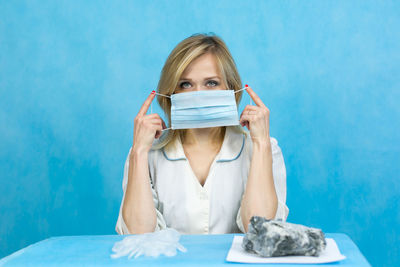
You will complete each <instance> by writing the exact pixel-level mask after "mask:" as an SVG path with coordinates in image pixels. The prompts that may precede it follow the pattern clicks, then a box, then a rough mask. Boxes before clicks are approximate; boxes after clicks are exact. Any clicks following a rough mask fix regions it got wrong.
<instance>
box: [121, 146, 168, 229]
mask: <svg viewBox="0 0 400 267" xmlns="http://www.w3.org/2000/svg"><path fill="white" fill-rule="evenodd" d="M131 150H132V148H131V149H130V150H129V153H128V157H127V158H126V161H125V167H124V179H123V181H122V190H123V192H124V193H123V197H122V201H121V205H120V208H119V215H118V220H117V224H116V226H115V231H117V233H118V234H120V235H129V234H130V233H129V230H128V227H127V226H126V224H125V221H124V218H123V217H122V206H123V203H124V199H125V192H126V187H127V185H128V170H129V155H130V153H131ZM150 153H151V152H149V158H150ZM153 170H154V168H153V161H152V160H149V174H150V183H151V191H152V194H153V201H154V206H155V208H156V215H157V225H156V228H155V230H154V231H159V230H162V229H165V228H166V227H167V226H166V223H165V220H164V217H163V215H162V213H161V212H160V210H159V208H160V207H159V205H160V202H159V201H158V195H157V192H156V190H155V189H154V184H153V179H152V176H153V175H154V171H153Z"/></svg>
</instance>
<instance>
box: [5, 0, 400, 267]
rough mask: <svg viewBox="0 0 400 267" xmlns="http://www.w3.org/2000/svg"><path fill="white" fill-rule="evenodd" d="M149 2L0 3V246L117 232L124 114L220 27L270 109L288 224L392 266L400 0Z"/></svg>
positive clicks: (128, 134) (131, 113)
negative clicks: (184, 52) (191, 39)
mask: <svg viewBox="0 0 400 267" xmlns="http://www.w3.org/2000/svg"><path fill="white" fill-rule="evenodd" d="M146 2H147V1H143V2H131V1H113V2H112V3H111V1H109V3H104V2H99V1H92V2H90V1H87V2H85V3H83V2H82V1H75V2H72V1H57V2H56V3H55V2H54V1H43V0H42V1H26V2H24V1H1V2H0V140H1V141H0V226H1V227H0V257H4V256H6V255H8V254H10V253H12V252H14V251H16V250H18V249H20V248H22V247H25V246H27V245H29V244H31V243H34V242H37V241H39V240H42V239H45V238H48V237H51V236H59V235H81V234H115V231H114V227H115V223H116V219H117V215H118V209H119V205H120V201H121V197H122V189H121V182H122V172H123V164H124V161H125V158H126V155H127V153H128V149H129V147H130V145H131V142H132V131H133V119H134V117H135V116H136V113H137V112H138V110H139V107H140V105H141V104H142V102H143V100H144V99H145V97H146V96H147V95H148V94H149V93H150V92H151V90H153V89H155V88H156V86H157V82H158V78H159V75H160V71H161V68H162V66H163V64H164V62H165V60H166V58H167V56H168V54H169V53H170V51H171V50H172V49H173V47H174V46H175V45H176V44H177V43H178V42H179V41H181V40H183V39H184V38H186V37H188V36H189V35H191V34H193V33H197V32H215V33H216V34H218V35H220V36H221V37H222V38H223V39H224V40H225V41H226V43H227V44H228V46H229V48H230V49H231V52H232V54H233V56H234V58H235V60H236V62H237V65H238V68H239V72H240V74H241V76H242V79H243V81H244V82H245V83H248V84H250V85H251V86H252V87H253V88H254V89H255V90H256V92H257V93H258V94H259V95H260V96H261V98H262V99H263V101H264V103H265V104H266V105H267V106H268V107H269V108H270V110H271V135H272V136H274V137H276V138H277V139H278V141H279V145H280V146H281V148H282V151H283V155H284V157H285V161H286V167H287V175H288V176H287V182H288V199H287V204H288V206H289V208H290V214H289V217H288V220H289V221H291V222H295V223H301V224H305V225H309V226H314V227H319V228H322V229H323V231H324V232H342V233H346V234H348V235H349V236H350V237H351V238H352V239H353V240H354V241H355V243H356V244H357V245H358V246H359V248H360V250H361V252H362V253H363V254H364V255H365V256H366V258H367V259H368V260H369V261H370V263H372V264H373V265H380V266H385V265H386V266H391V265H392V266H394V265H397V266H399V265H400V259H399V258H400V253H399V246H398V244H399V241H400V240H399V236H400V212H399V202H400V201H399V192H400V177H399V173H400V167H399V155H400V136H399V125H400V124H399V122H400V108H399V102H400V101H399V100H400V93H399V92H400V90H399V89H400V79H399V77H400V36H399V35H400V34H399V28H400V15H399V14H400V4H399V2H396V1H251V4H250V5H246V4H243V3H241V2H242V1H231V0H229V1H217V2H215V1H199V2H197V3H191V1H159V2H157V3H154V4H147V3H146Z"/></svg>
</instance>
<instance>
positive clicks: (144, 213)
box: [122, 149, 157, 234]
mask: <svg viewBox="0 0 400 267" xmlns="http://www.w3.org/2000/svg"><path fill="white" fill-rule="evenodd" d="M122 216H123V218H124V221H125V224H126V226H127V227H128V230H129V232H130V233H131V234H139V233H148V232H154V229H155V227H156V223H157V216H156V210H155V207H154V202H153V195H152V192H151V184H150V177H149V168H148V152H139V151H136V150H134V149H132V151H131V155H130V159H129V171H128V184H127V188H126V192H125V200H124V203H123V208H122Z"/></svg>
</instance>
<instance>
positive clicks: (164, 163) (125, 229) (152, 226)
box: [116, 34, 289, 234]
mask: <svg viewBox="0 0 400 267" xmlns="http://www.w3.org/2000/svg"><path fill="white" fill-rule="evenodd" d="M241 88H242V83H241V79H240V76H239V74H238V72H237V69H236V65H235V62H234V60H233V58H232V56H231V54H230V52H229V50H228V48H227V47H226V45H225V43H224V42H223V41H222V40H221V39H220V38H219V37H217V36H215V35H204V34H197V35H193V36H191V37H189V38H187V39H185V40H183V41H182V42H181V43H179V44H178V45H177V46H176V47H175V49H174V50H173V51H172V52H171V54H170V55H169V57H168V59H167V61H166V63H165V65H164V67H163V70H162V73H161V77H160V81H159V84H158V88H157V93H156V92H155V91H153V92H152V93H151V94H150V95H149V96H148V98H147V99H146V101H145V102H144V104H143V106H142V107H141V109H140V111H139V113H138V114H137V116H136V118H135V120H134V138H133V146H132V147H131V149H130V150H129V154H128V157H127V159H126V162H125V169H124V179H123V183H122V185H123V192H124V194H123V198H122V202H121V207H120V212H119V216H118V221H117V225H116V231H117V232H118V233H119V234H139V233H147V232H153V231H157V230H160V229H164V228H166V227H172V228H174V229H176V230H178V231H179V232H181V233H184V234H200V233H205V234H207V233H209V234H224V233H235V232H236V233H237V232H247V226H248V223H249V221H250V218H251V217H252V216H254V215H258V216H263V217H266V218H268V219H281V220H286V218H287V216H288V213H289V209H288V208H287V206H286V204H285V202H286V170H285V164H284V160H283V156H282V152H281V150H280V148H279V146H278V142H277V141H276V139H275V138H272V137H270V135H269V110H268V108H267V107H266V106H265V105H264V103H263V102H262V101H261V99H260V98H259V97H258V96H257V95H256V93H255V92H254V91H253V90H252V89H251V87H248V86H247V85H246V87H245V88H246V91H247V93H248V94H249V95H250V97H251V98H252V99H253V101H254V103H255V105H247V106H246V107H245V109H244V110H243V112H242V114H241V115H240V120H239V121H237V123H236V124H237V125H236V126H235V125H233V126H232V125H229V123H228V124H227V125H224V126H217V127H202V128H199V127H190V128H187V129H169V130H167V129H166V128H167V127H166V124H165V123H164V121H162V119H161V118H160V116H159V115H158V114H148V115H146V113H147V111H148V109H149V106H150V104H151V102H152V101H153V100H154V98H155V96H156V95H158V97H157V100H158V102H159V104H160V106H161V107H162V109H163V110H164V112H165V114H166V117H167V118H168V120H169V125H171V96H173V95H175V96H177V95H178V94H186V93H189V92H195V91H199V92H200V91H203V90H233V91H234V95H235V96H234V103H235V102H236V105H238V104H239V102H240V98H241V94H242V92H243V91H239V90H240V89H241ZM203 93H213V92H211V91H207V92H203ZM214 93H215V92H214ZM228 93H230V92H228ZM192 95H194V96H195V95H196V94H187V95H185V96H191V97H192ZM180 96H182V95H180ZM196 100H198V101H196ZM199 101H200V100H199V99H196V97H192V98H188V100H187V101H186V102H185V103H186V104H187V105H189V106H190V105H191V103H195V102H199ZM201 101H203V102H205V103H204V105H207V103H208V102H209V101H211V102H212V97H210V98H204V100H201ZM210 105H211V104H210ZM211 106H212V105H211ZM235 108H237V107H235ZM192 110H194V112H195V110H196V108H193V109H192ZM236 113H237V111H236ZM184 115H185V114H184ZM214 115H218V114H215V112H214ZM189 123H190V122H189ZM239 123H240V125H239ZM231 124H232V123H231ZM200 127H201V126H200ZM243 127H247V129H248V130H245V128H243ZM172 128H174V127H172Z"/></svg>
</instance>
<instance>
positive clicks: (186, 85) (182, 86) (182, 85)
mask: <svg viewBox="0 0 400 267" xmlns="http://www.w3.org/2000/svg"><path fill="white" fill-rule="evenodd" d="M179 87H180V88H182V89H187V88H189V87H190V83H189V82H181V83H180V84H179Z"/></svg>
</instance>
